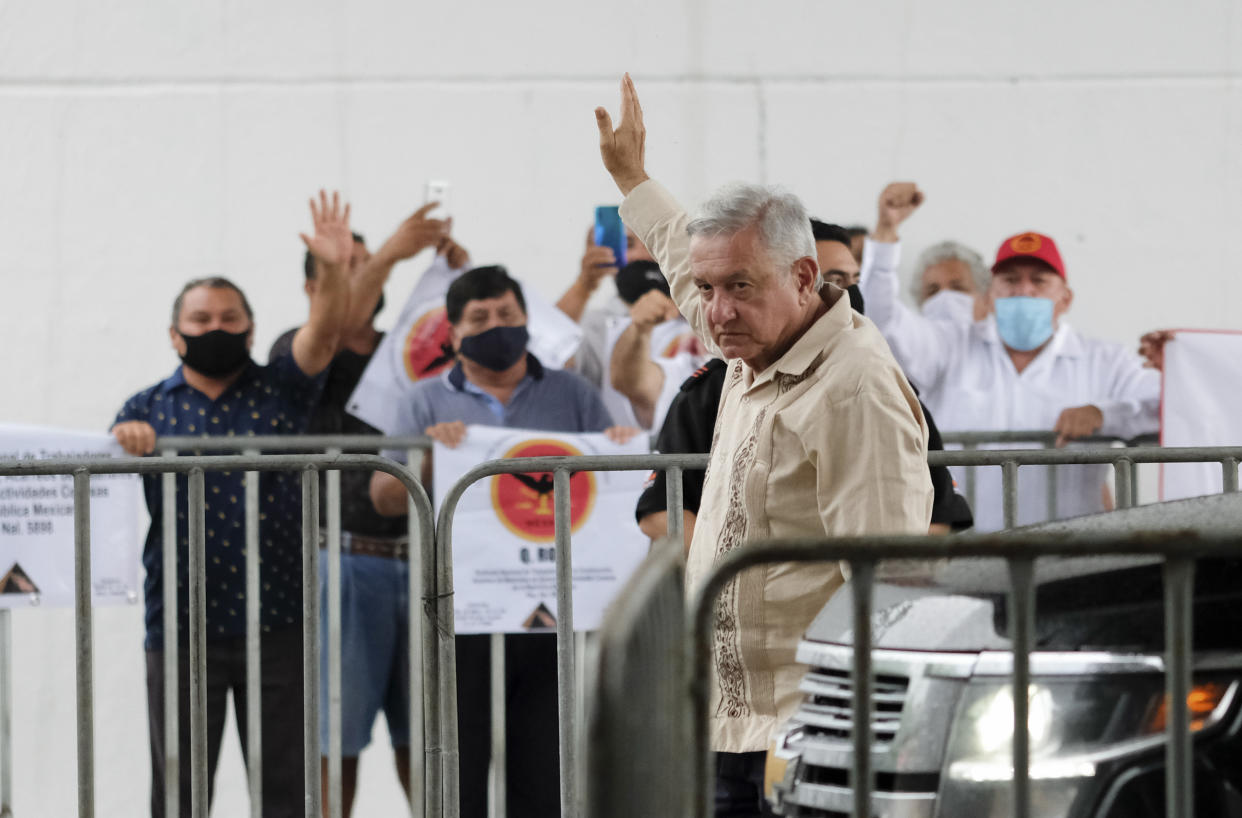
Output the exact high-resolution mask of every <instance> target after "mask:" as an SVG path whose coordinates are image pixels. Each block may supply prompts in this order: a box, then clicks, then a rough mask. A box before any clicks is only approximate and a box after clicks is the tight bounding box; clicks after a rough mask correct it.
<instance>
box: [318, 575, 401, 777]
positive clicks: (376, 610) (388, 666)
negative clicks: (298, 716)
mask: <svg viewBox="0 0 1242 818" xmlns="http://www.w3.org/2000/svg"><path fill="white" fill-rule="evenodd" d="M327 582H328V560H327V551H321V552H320V560H319V606H320V607H319V621H320V629H319V646H320V662H319V673H320V676H319V678H320V696H319V741H320V752H321V753H322V754H323V756H324V757H325V758H326V757H327V756H328V753H329V749H328V747H329V745H328V728H329V725H328V702H329V696H328V692H329V684H330V683H329V680H328V590H327ZM409 584H410V564H409V563H408V562H406V561H405V560H397V559H389V558H386V557H366V556H359V555H356V554H348V553H343V554H341V756H342V757H344V758H356V757H357V756H358V755H359V754H360V753H361V752H362V750H363V748H365V747H366V746H367V745H368V744H370V743H371V728H372V727H373V726H374V725H375V716H376V714H377V713H379V711H380V710H383V711H384V718H385V719H386V720H387V722H388V733H389V735H390V736H392V746H394V747H408V746H409V744H410V658H409V657H410V650H409V648H410V644H409V641H410V595H409V591H410V588H409Z"/></svg>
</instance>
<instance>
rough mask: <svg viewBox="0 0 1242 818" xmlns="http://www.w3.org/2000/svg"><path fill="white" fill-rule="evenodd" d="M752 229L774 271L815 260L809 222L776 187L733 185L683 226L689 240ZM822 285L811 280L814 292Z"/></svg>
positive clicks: (802, 210) (798, 203) (792, 197)
mask: <svg viewBox="0 0 1242 818" xmlns="http://www.w3.org/2000/svg"><path fill="white" fill-rule="evenodd" d="M752 226H753V227H755V228H756V229H757V230H758V233H759V240H760V241H761V242H762V243H763V246H764V249H766V250H767V252H768V257H769V258H770V259H771V260H772V263H773V264H775V265H776V267H777V269H783V270H786V271H790V270H792V269H793V265H794V262H795V261H797V260H798V259H800V258H815V236H814V235H813V234H812V233H811V218H810V216H808V215H807V212H806V207H804V206H803V204H802V201H801V200H800V199H799V198H798V197H797V196H795V195H793V194H792V193H790V192H788V191H786V190H783V189H781V188H779V187H771V186H768V185H754V184H747V183H744V182H735V183H733V184H730V185H725V186H724V187H722V188H720V189H719V190H717V191H716V192H715V193H713V194H712V195H711V197H710V198H709V199H708V200H707V201H705V202H703V204H701V205H699V210H698V212H697V213H696V214H695V216H694V218H693V219H692V220H691V221H690V223H689V224H688V225H686V232H687V233H688V234H690V235H691V236H707V237H709V238H710V237H714V236H732V235H734V234H737V233H740V232H742V231H743V230H746V229H747V228H749V227H752ZM822 283H823V279H822V278H821V277H818V276H817V277H816V279H815V289H817V290H818V289H819V287H820V285H821V284H822Z"/></svg>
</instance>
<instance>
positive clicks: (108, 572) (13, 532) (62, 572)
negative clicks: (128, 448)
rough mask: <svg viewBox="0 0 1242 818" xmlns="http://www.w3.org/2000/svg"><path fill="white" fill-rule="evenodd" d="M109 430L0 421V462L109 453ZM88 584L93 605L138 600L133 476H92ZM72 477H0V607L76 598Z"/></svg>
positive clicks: (115, 449)
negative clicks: (57, 427) (77, 428)
mask: <svg viewBox="0 0 1242 818" xmlns="http://www.w3.org/2000/svg"><path fill="white" fill-rule="evenodd" d="M121 454H122V452H121V447H120V446H119V445H117V443H116V441H115V440H113V438H112V436H111V435H109V434H104V433H99V432H75V431H66V430H64V429H48V428H42V427H37V426H19V425H15V424H0V460H47V459H56V460H60V459H69V458H73V459H80V458H89V459H107V458H110V457H117V456H119V455H121ZM90 488H91V586H92V588H93V589H94V600H95V604H96V605H101V604H118V603H133V602H137V601H138V599H139V598H140V588H141V586H140V585H139V580H138V565H139V559H140V554H141V549H142V541H143V536H144V534H145V532H146V520H147V515H146V512H145V508H146V506H145V504H144V499H143V495H142V480H141V478H140V477H139V476H138V475H135V474H106V475H95V476H93V477H92V478H91V487H90ZM73 534H74V521H73V477H72V476H70V475H48V476H33V477H0V608H22V607H28V606H30V605H51V606H53V607H62V608H71V607H73V603H74V578H73V561H74V544H73Z"/></svg>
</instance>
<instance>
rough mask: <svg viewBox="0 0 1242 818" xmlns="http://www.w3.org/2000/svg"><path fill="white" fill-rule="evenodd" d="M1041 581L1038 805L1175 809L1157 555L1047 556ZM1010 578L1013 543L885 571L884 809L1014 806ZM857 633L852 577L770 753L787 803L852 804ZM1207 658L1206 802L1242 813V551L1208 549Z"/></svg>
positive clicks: (1069, 813) (1224, 500)
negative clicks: (1002, 557)
mask: <svg viewBox="0 0 1242 818" xmlns="http://www.w3.org/2000/svg"><path fill="white" fill-rule="evenodd" d="M1205 520H1206V521H1208V523H1207V524H1205V523H1204V521H1205ZM1240 523H1242V496H1240V495H1228V496H1222V497H1212V498H1202V499H1198V500H1191V501H1183V502H1180V503H1166V504H1161V505H1156V506H1146V507H1142V508H1139V509H1133V510H1129V511H1125V512H1113V513H1111V514H1108V515H1098V516H1096V517H1092V518H1081V519H1080V520H1075V521H1065V522H1061V523H1056V524H1049V525H1044V526H1039V527H1038V528H1039V529H1040V530H1044V531H1047V530H1049V529H1051V530H1064V531H1066V532H1069V533H1072V532H1073V531H1078V530H1099V529H1113V530H1116V529H1117V528H1118V527H1121V528H1124V529H1125V530H1142V529H1161V528H1165V529H1184V528H1187V527H1190V526H1191V525H1194V526H1198V527H1219V526H1224V525H1228V526H1232V527H1233V530H1235V531H1238V530H1242V528H1239V524H1240ZM882 569H883V566H882ZM1036 581H1037V591H1036V651H1035V652H1033V653H1032V654H1031V672H1032V689H1031V694H1030V720H1029V722H1028V723H1029V728H1030V747H1031V768H1030V777H1031V815H1032V816H1033V817H1034V818H1123V817H1124V818H1148V816H1150V818H1162V816H1164V737H1163V734H1162V731H1163V729H1164V719H1165V712H1166V711H1165V696H1164V676H1163V672H1164V659H1163V656H1162V651H1163V641H1164V630H1163V626H1162V622H1163V607H1162V603H1163V594H1162V579H1161V566H1160V564H1159V562H1158V561H1157V562H1153V561H1152V560H1150V559H1146V560H1144V559H1129V558H1083V559H1073V560H1055V561H1054V560H1041V561H1040V562H1039V563H1038V564H1037V573H1036ZM1008 587H1009V584H1008V574H1007V571H1006V567H1005V565H1004V563H1003V562H1001V561H999V560H957V561H953V562H949V563H946V564H939V565H933V566H926V568H925V570H920V571H917V572H915V573H913V574H912V573H911V572H910V571H909V570H908V569H903V571H902V573H900V574H899V575H896V576H894V575H891V574H890V575H889V576H887V577H886V576H885V574H884V573H883V570H882V571H881V574H880V575H879V577H878V578H877V584H876V586H875V602H874V608H873V610H874V615H873V629H874V631H873V632H874V644H875V647H876V650H875V652H874V654H873V658H874V667H875V688H874V690H875V695H874V698H873V710H872V714H871V727H872V730H873V731H874V732H873V740H874V745H873V756H872V767H873V769H874V770H875V773H876V778H875V792H874V797H873V801H872V814H873V815H875V816H885V817H887V816H892V818H963V817H964V816H970V818H990V817H991V816H997V817H998V818H999V817H1000V816H1009V815H1010V814H1012V813H1011V810H1012V807H1011V804H1010V799H1009V793H1010V790H1011V783H1012V775H1013V772H1012V761H1011V757H1010V749H1009V748H1010V747H1011V741H1012V729H1013V697H1012V692H1011V686H1010V684H1009V674H1010V668H1011V662H1012V657H1011V653H1010V650H1009V648H1010V646H1009V640H1008V639H1007V637H1006V635H1005V634H1007V632H1008V625H1007V615H1006V594H1005V592H1006V590H1007V589H1008ZM851 637H852V634H851V600H850V598H849V593H848V586H847V588H846V589H843V591H842V592H840V593H838V594H837V595H836V596H835V597H834V598H833V599H832V600H831V601H830V602H829V603H828V605H827V606H826V607H825V608H824V610H823V611H822V612H821V613H820V615H819V616H818V617H817V618H816V620H815V621H814V622H813V623H812V625H811V627H810V628H809V629H808V631H807V634H806V637H805V639H804V641H803V642H802V644H801V645H800V647H799V649H798V660H799V661H800V662H803V663H805V664H807V665H809V666H810V671H809V672H808V673H807V675H806V677H805V679H804V680H803V683H802V689H803V691H804V692H805V693H806V699H805V701H804V702H803V704H802V706H801V707H800V709H799V710H798V712H797V714H796V715H795V716H794V718H793V719H792V720H791V721H790V722H789V723H788V724H787V725H786V726H785V728H784V729H783V731H782V732H781V733H780V734H779V735H778V736H777V737H776V739H775V740H774V742H773V746H772V748H771V751H770V753H769V768H768V780H769V781H770V782H771V784H770V787H771V789H770V794H769V795H770V799H771V801H772V803H773V805H774V807H775V808H776V810H777V811H778V812H779V813H781V814H782V815H786V816H799V817H801V816H817V818H848V816H850V815H851V809H852V806H853V801H852V799H853V794H852V791H851V789H850V786H849V776H850V770H851V766H852V757H853V744H852V735H853V730H854V723H853V720H852V715H851V713H852V711H851V701H852V699H851V695H852V686H853V681H852V670H851V667H852V658H853V647H852V639H851ZM1193 667H1194V688H1193V691H1192V693H1191V696H1190V699H1189V704H1190V707H1191V712H1192V729H1193V730H1194V731H1195V768H1194V769H1195V781H1194V786H1195V816H1194V818H1209V817H1210V818H1242V702H1240V701H1239V684H1240V682H1242V559H1238V560H1212V561H1201V562H1200V563H1199V565H1198V570H1197V571H1196V580H1195V606H1194V656H1193ZM1187 818H1190V817H1189V816H1188V817H1187Z"/></svg>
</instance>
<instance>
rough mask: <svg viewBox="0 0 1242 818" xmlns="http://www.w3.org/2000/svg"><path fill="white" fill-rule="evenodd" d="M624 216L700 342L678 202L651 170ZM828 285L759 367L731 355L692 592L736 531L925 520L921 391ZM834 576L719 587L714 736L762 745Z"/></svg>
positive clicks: (785, 533)
mask: <svg viewBox="0 0 1242 818" xmlns="http://www.w3.org/2000/svg"><path fill="white" fill-rule="evenodd" d="M621 215H622V217H623V218H624V220H625V222H626V224H628V225H629V226H630V228H631V229H633V230H634V232H635V233H636V234H637V235H638V237H639V238H641V239H642V241H643V243H644V244H646V245H647V247H648V248H649V249H650V250H651V251H652V253H653V254H654V255H655V257H656V258H657V259H658V260H659V262H660V267H661V269H662V270H664V272H665V274H666V275H667V276H668V278H669V284H670V286H671V289H672V293H673V299H674V300H675V301H676V302H677V306H678V308H679V309H680V310H681V312H682V315H684V316H685V317H686V318H687V319H688V320H689V321H690V323H691V325H692V326H694V328H695V330H696V331H697V332H698V333H699V335H700V336H701V337H702V338H703V340H704V341H705V342H709V343H710V337H709V329H708V326H707V323H706V321H705V319H704V317H703V314H702V308H701V305H700V302H699V295H698V291H697V288H696V286H695V284H694V281H693V278H692V276H691V273H690V259H689V250H690V242H689V238H688V236H687V235H686V223H687V218H686V214H685V213H684V211H683V210H682V209H681V207H680V206H679V205H678V204H677V202H676V201H675V200H674V199H673V198H672V196H671V195H670V194H669V193H668V192H667V191H666V190H665V189H664V188H663V187H662V186H661V185H659V184H658V183H656V182H655V181H647V182H644V183H643V184H641V185H639V186H638V187H637V188H635V189H634V190H633V191H631V193H630V195H629V196H628V197H627V198H626V200H625V203H624V204H623V205H622V206H621ZM826 286H827V285H826ZM836 294H837V296H838V297H837V299H836V302H835V303H834V304H833V306H832V307H831V308H830V309H829V310H828V311H827V312H826V313H825V314H824V315H822V316H821V317H820V318H819V319H818V320H817V321H816V322H815V323H814V324H813V325H811V327H810V328H809V329H808V330H807V331H806V332H805V333H804V334H803V335H802V337H800V338H799V339H798V340H797V341H796V342H795V343H794V344H793V346H792V347H790V349H789V350H788V351H787V352H786V353H785V354H784V355H783V356H781V357H780V358H779V359H778V360H777V361H775V362H774V363H773V364H771V365H770V366H768V367H767V368H766V369H764V370H763V371H762V372H756V371H754V370H752V369H751V368H750V367H749V366H747V365H746V364H745V363H743V362H742V361H740V360H733V361H729V362H728V366H729V370H728V372H727V374H726V376H725V382H724V389H723V392H722V394H721V406H720V414H719V415H718V417H717V420H716V430H715V433H714V437H713V440H712V447H711V460H710V462H709V464H708V468H707V479H706V482H705V484H704V486H703V502H702V505H701V506H700V508H699V516H698V520H697V522H696V523H695V529H694V539H693V542H692V543H691V546H690V554H689V557H688V559H687V565H686V582H687V592H688V593H693V592H694V591H695V590H696V589H697V587H698V586H699V585H701V584H702V582H703V579H704V578H705V576H706V575H707V573H708V572H709V571H710V570H711V568H712V566H713V565H714V564H715V563H716V562H717V561H719V560H720V559H721V558H722V557H723V556H724V555H726V554H727V553H729V552H730V551H732V550H733V549H735V548H737V547H739V546H741V545H742V544H744V543H747V542H754V541H759V540H766V539H770V538H777V537H824V536H829V537H832V536H857V535H875V534H897V533H900V534H916V533H926V532H927V526H928V522H929V520H930V517H931V502H932V487H931V481H930V479H929V478H928V476H927V428H926V425H925V424H924V421H923V415H922V412H921V411H920V409H919V404H918V399H917V398H916V397H915V395H914V391H913V390H912V389H911V388H910V385H909V383H908V382H907V381H906V378H905V376H904V375H903V374H902V372H901V370H900V368H898V366H897V364H896V362H895V361H894V360H893V357H892V354H891V353H890V352H889V350H888V345H887V344H886V343H885V342H884V339H883V338H882V337H881V336H880V333H879V331H878V330H876V328H875V326H874V325H873V324H872V323H871V322H870V321H868V320H867V319H866V318H864V317H863V316H861V315H859V314H858V313H856V312H854V311H853V310H851V309H850V303H849V299H848V298H844V297H840V293H836ZM712 348H713V350H715V346H714V344H713V345H712ZM843 581H844V580H843V577H842V574H841V570H840V568H839V566H838V565H837V564H836V563H818V564H795V563H778V564H771V565H765V566H760V567H757V568H754V569H751V570H749V571H747V572H745V573H743V574H741V575H740V576H739V577H738V578H737V579H735V580H734V581H733V582H732V583H730V584H729V585H728V587H727V588H726V589H725V590H724V591H723V592H722V594H721V596H720V598H719V600H718V603H717V611H716V616H715V636H714V637H713V644H712V663H713V668H712V669H713V692H712V704H711V718H712V727H711V735H712V749H714V750H717V751H724V752H750V751H755V750H763V749H766V748H767V746H768V740H769V737H770V735H771V733H772V732H773V730H774V729H775V728H776V727H778V726H779V725H780V724H781V723H783V722H784V721H785V720H786V719H787V718H788V717H789V716H790V715H792V713H793V711H794V709H795V708H796V707H797V704H798V701H799V699H800V696H801V694H800V693H799V692H798V682H799V680H800V679H801V677H802V675H803V673H804V672H805V670H806V668H805V667H803V666H801V665H798V664H797V663H796V662H795V660H794V651H795V648H796V647H797V643H798V640H799V639H800V638H801V637H802V634H803V633H804V632H805V630H806V628H807V626H808V625H809V624H810V622H811V620H812V619H813V618H814V617H815V615H816V614H817V613H818V612H819V610H820V609H821V608H822V607H823V606H824V603H825V602H826V601H827V600H828V598H829V597H830V596H831V595H832V594H833V592H834V591H835V590H836V589H837V588H838V587H840V585H841V583H842V582H843Z"/></svg>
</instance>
